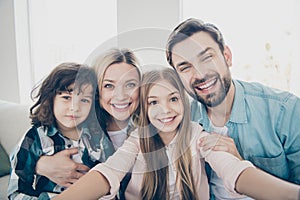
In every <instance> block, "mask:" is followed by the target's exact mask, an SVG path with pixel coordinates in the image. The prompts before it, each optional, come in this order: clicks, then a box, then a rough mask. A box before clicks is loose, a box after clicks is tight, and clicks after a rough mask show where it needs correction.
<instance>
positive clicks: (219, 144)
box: [199, 133, 243, 160]
mask: <svg viewBox="0 0 300 200" xmlns="http://www.w3.org/2000/svg"><path fill="white" fill-rule="evenodd" d="M199 146H200V147H202V149H203V150H204V151H207V150H214V151H225V152H228V153H230V154H232V155H234V156H236V157H237V158H239V159H240V160H243V158H242V157H241V155H240V154H239V152H238V150H237V148H236V146H235V143H234V140H233V139H232V138H230V137H228V136H223V135H220V134H217V133H210V134H209V135H207V136H205V137H202V138H200V141H199Z"/></svg>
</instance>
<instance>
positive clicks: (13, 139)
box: [0, 100, 30, 200]
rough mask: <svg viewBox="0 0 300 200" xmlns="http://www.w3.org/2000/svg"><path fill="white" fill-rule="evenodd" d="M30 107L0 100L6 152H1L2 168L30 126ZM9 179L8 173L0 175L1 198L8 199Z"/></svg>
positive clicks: (0, 129) (0, 128)
mask: <svg viewBox="0 0 300 200" xmlns="http://www.w3.org/2000/svg"><path fill="white" fill-rule="evenodd" d="M29 107H30V106H29V105H21V104H16V103H12V102H7V101H3V100H0V113H1V115H0V143H1V145H2V147H3V149H4V152H3V151H2V152H0V153H1V157H2V160H1V162H2V163H0V165H1V166H0V167H2V168H3V166H5V164H6V162H4V161H8V160H7V159H5V157H6V156H7V155H9V154H10V153H11V152H12V151H13V149H14V148H15V146H16V145H17V143H18V142H19V140H20V139H21V138H22V136H23V135H24V134H25V132H26V131H27V130H28V129H29V128H30V119H29ZM0 151H1V149H0ZM3 160H4V161H3ZM6 166H7V165H6ZM4 171H5V170H4ZM2 173H3V170H2ZM8 179H9V175H8V174H6V175H3V176H1V177H0V200H4V199H8V198H7V184H8Z"/></svg>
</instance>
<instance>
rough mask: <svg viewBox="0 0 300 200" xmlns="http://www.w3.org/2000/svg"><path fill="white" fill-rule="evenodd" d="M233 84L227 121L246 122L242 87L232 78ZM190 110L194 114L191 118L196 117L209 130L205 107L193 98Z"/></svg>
mask: <svg viewBox="0 0 300 200" xmlns="http://www.w3.org/2000/svg"><path fill="white" fill-rule="evenodd" d="M233 84H234V86H235V95H234V100H233V105H232V110H231V114H230V118H229V121H230V122H232V123H247V122H248V119H247V113H246V111H247V110H246V100H245V93H244V89H243V87H242V86H241V85H240V83H239V82H237V81H235V80H233ZM197 108H198V109H197ZM191 110H192V113H193V115H194V116H193V119H198V123H200V124H201V125H202V126H203V128H204V129H205V130H206V131H211V127H210V120H209V118H208V115H207V110H206V107H205V106H204V105H203V104H202V103H200V102H198V101H197V100H193V101H192V106H191Z"/></svg>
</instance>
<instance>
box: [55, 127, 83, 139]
mask: <svg viewBox="0 0 300 200" xmlns="http://www.w3.org/2000/svg"><path fill="white" fill-rule="evenodd" d="M80 131H81V130H79V129H73V130H63V131H62V130H60V132H61V133H62V134H63V135H64V136H65V137H67V138H69V139H71V140H78V139H79V135H80V134H81V133H80Z"/></svg>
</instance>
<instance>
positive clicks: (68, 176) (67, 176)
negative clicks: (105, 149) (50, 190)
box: [35, 148, 90, 187]
mask: <svg viewBox="0 0 300 200" xmlns="http://www.w3.org/2000/svg"><path fill="white" fill-rule="evenodd" d="M77 153H78V149H77V148H71V149H66V150H63V151H60V152H58V153H56V154H54V155H53V156H42V157H41V158H40V159H39V160H38V162H37V165H36V168H35V170H36V173H37V174H39V175H42V176H46V177H47V178H49V179H50V180H51V181H53V182H55V183H56V184H58V185H61V186H64V187H69V186H70V185H72V184H73V183H75V182H76V181H77V180H78V179H79V178H80V177H81V176H83V175H84V174H85V173H86V172H88V171H89V169H90V168H89V167H87V166H85V165H83V164H81V163H77V162H74V161H73V160H72V159H71V156H72V155H74V154H77Z"/></svg>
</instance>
